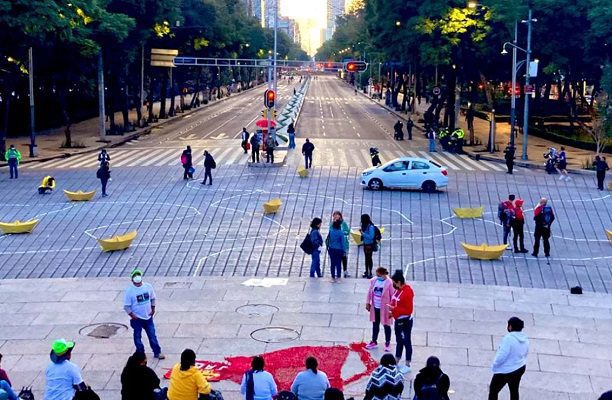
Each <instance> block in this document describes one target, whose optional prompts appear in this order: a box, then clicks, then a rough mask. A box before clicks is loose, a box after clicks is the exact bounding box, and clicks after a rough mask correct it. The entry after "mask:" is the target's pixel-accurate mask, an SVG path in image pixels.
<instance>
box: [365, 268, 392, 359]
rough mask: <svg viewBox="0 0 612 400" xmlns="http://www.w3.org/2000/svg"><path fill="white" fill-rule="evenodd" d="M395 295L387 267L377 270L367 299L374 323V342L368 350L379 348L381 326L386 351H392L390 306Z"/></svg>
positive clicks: (367, 308) (371, 319)
mask: <svg viewBox="0 0 612 400" xmlns="http://www.w3.org/2000/svg"><path fill="white" fill-rule="evenodd" d="M392 295H393V281H391V279H390V278H389V271H387V269H386V268H385V267H378V268H377V269H376V276H375V277H374V278H372V279H371V280H370V289H369V290H368V297H367V299H366V310H368V311H369V312H370V321H372V341H371V342H370V343H368V344H367V345H366V347H365V348H366V349H368V350H370V349H375V348H377V347H378V342H377V341H378V332H380V324H381V323H382V324H383V327H384V329H385V351H386V352H388V351H391V313H390V312H389V304H390V303H391V296H392Z"/></svg>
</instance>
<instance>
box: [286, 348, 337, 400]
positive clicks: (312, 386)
mask: <svg viewBox="0 0 612 400" xmlns="http://www.w3.org/2000/svg"><path fill="white" fill-rule="evenodd" d="M318 368H319V362H318V361H317V359H316V358H314V357H308V358H307V359H306V370H305V371H302V372H300V373H298V374H297V375H296V377H295V379H294V380H293V383H292V384H291V391H292V392H293V394H295V395H296V396H297V398H298V399H299V400H323V399H324V397H325V391H326V390H327V389H329V388H330V384H329V379H328V378H327V375H326V374H325V372H323V371H319V369H318Z"/></svg>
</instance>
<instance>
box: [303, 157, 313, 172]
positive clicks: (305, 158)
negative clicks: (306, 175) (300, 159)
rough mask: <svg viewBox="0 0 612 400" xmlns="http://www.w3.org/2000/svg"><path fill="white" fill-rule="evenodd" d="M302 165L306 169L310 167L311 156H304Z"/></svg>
mask: <svg viewBox="0 0 612 400" xmlns="http://www.w3.org/2000/svg"><path fill="white" fill-rule="evenodd" d="M304 164H305V167H306V169H308V168H310V167H312V154H308V153H306V154H304Z"/></svg>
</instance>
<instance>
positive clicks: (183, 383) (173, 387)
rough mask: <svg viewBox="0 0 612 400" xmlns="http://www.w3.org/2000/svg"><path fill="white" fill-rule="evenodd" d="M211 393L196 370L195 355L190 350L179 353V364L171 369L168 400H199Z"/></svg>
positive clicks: (204, 380)
mask: <svg viewBox="0 0 612 400" xmlns="http://www.w3.org/2000/svg"><path fill="white" fill-rule="evenodd" d="M211 392H212V387H211V386H210V383H208V381H207V380H206V378H205V377H204V374H203V373H202V371H200V370H199V369H197V368H196V354H195V352H194V351H193V350H191V349H185V350H183V352H182V353H181V362H180V363H177V364H175V365H174V367H172V372H171V373H170V385H169V387H168V400H201V399H206V398H208V395H209V394H210V393H211Z"/></svg>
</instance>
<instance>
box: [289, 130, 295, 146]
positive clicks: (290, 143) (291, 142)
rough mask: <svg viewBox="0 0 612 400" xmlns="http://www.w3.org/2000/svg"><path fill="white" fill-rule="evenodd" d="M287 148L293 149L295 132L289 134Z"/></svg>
mask: <svg viewBox="0 0 612 400" xmlns="http://www.w3.org/2000/svg"><path fill="white" fill-rule="evenodd" d="M289 148H290V149H295V133H290V134H289Z"/></svg>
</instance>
